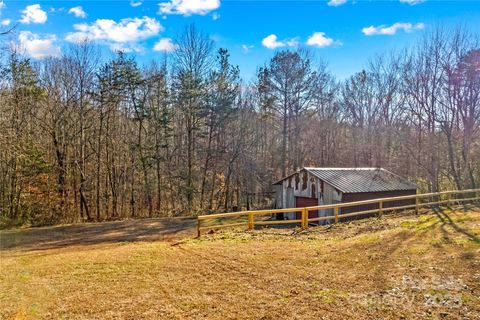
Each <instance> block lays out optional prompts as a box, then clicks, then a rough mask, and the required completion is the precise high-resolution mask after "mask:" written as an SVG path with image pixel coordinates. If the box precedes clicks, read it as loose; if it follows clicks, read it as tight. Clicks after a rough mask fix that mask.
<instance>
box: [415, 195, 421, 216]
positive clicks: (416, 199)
mask: <svg viewBox="0 0 480 320" xmlns="http://www.w3.org/2000/svg"><path fill="white" fill-rule="evenodd" d="M419 208H420V199H419V198H418V196H417V197H416V198H415V214H418V209H419Z"/></svg>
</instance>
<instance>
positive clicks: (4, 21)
mask: <svg viewBox="0 0 480 320" xmlns="http://www.w3.org/2000/svg"><path fill="white" fill-rule="evenodd" d="M11 22H12V21H11V20H10V19H3V20H2V22H0V24H1V25H2V26H4V27H6V26H8V25H10V23H11Z"/></svg>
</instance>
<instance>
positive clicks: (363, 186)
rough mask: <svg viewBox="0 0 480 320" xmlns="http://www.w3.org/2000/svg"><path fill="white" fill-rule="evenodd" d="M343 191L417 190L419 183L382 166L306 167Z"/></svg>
mask: <svg viewBox="0 0 480 320" xmlns="http://www.w3.org/2000/svg"><path fill="white" fill-rule="evenodd" d="M304 169H305V170H307V171H308V172H310V173H311V174H313V175H314V176H316V177H318V178H319V179H321V180H323V181H325V182H326V183H328V184H330V185H331V186H332V187H335V188H336V189H338V190H340V191H342V192H343V193H362V192H382V191H397V190H416V189H417V185H416V184H414V183H412V182H410V181H408V180H407V179H404V178H402V177H400V176H398V175H396V174H394V173H392V172H390V171H388V170H385V169H382V168H310V167H308V168H304Z"/></svg>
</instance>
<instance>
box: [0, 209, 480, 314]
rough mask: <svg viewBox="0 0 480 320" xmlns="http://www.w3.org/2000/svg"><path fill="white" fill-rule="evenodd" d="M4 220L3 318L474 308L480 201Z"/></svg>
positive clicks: (477, 309)
mask: <svg viewBox="0 0 480 320" xmlns="http://www.w3.org/2000/svg"><path fill="white" fill-rule="evenodd" d="M193 234H194V221H192V220H182V221H177V220H175V221H164V220H146V221H141V222H118V223H110V224H90V225H81V226H62V227H53V228H39V229H27V230H10V231H3V232H2V233H1V234H0V318H2V319H38V318H39V319H58V318H66V319H120V318H121V319H240V318H241V319H438V318H445V319H478V318H479V317H480V298H479V295H480V239H479V237H480V210H479V209H478V208H472V209H468V210H466V211H464V210H457V211H451V210H444V211H442V212H437V213H434V212H430V213H429V214H425V215H420V216H415V215H397V216H384V217H383V218H379V219H378V218H372V219H368V220H363V221H355V222H351V223H348V224H339V225H335V226H331V227H317V228H310V229H309V230H308V231H303V232H300V231H299V230H291V229H288V230H287V229H264V230H255V231H253V232H239V231H237V232H233V231H230V232H227V231H223V232H221V233H220V232H218V233H214V234H209V235H206V236H205V237H202V238H201V239H194V238H193Z"/></svg>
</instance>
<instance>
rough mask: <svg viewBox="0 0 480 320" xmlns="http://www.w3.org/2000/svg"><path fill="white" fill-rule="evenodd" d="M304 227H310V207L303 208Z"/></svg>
mask: <svg viewBox="0 0 480 320" xmlns="http://www.w3.org/2000/svg"><path fill="white" fill-rule="evenodd" d="M302 229H308V209H307V208H303V209H302Z"/></svg>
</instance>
